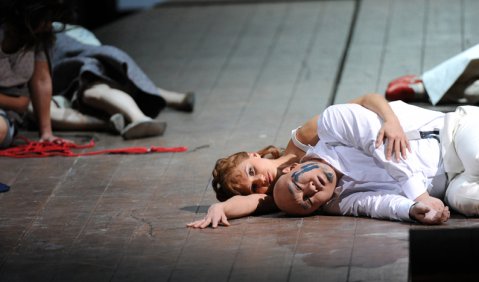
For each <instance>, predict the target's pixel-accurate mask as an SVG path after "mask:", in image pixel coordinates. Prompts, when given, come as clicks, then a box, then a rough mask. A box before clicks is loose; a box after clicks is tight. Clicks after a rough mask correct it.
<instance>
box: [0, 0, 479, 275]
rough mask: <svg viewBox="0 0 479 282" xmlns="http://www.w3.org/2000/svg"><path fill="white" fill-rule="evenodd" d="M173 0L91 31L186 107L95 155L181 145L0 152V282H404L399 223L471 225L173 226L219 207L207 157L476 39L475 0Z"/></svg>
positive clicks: (268, 139)
mask: <svg viewBox="0 0 479 282" xmlns="http://www.w3.org/2000/svg"><path fill="white" fill-rule="evenodd" d="M176 2H181V3H176V4H175V5H160V6H158V7H156V8H155V9H151V10H147V11H144V12H141V13H138V14H134V15H132V16H129V17H127V18H123V19H122V20H120V21H118V22H115V23H113V24H111V25H108V26H105V27H103V28H101V29H98V30H95V32H96V34H97V35H98V36H99V38H100V39H101V40H102V41H103V42H104V43H106V44H111V45H116V46H118V47H120V48H122V49H124V50H125V51H127V52H128V53H129V54H130V55H131V56H132V57H133V58H134V59H135V60H136V61H137V62H138V63H139V65H140V66H141V67H142V68H143V69H144V70H145V71H146V73H147V74H148V75H149V76H150V77H151V78H152V79H153V81H155V83H157V84H158V85H159V86H160V87H163V88H166V89H172V90H178V91H187V90H194V91H195V92H196V93H197V104H196V110H195V112H194V113H193V114H185V113H179V112H175V111H172V110H169V109H167V110H165V111H164V112H162V113H161V114H160V116H159V117H158V119H160V120H164V121H166V122H167V123H168V129H167V131H166V134H165V135H164V136H163V137H158V138H148V139H142V140H134V141H123V140H122V139H121V138H120V137H117V136H112V135H108V134H101V133H97V134H95V135H96V136H97V137H98V138H99V141H98V142H97V147H96V149H102V148H116V147H124V146H143V145H145V146H150V145H155V146H178V145H185V146H188V147H189V148H190V151H189V152H186V153H178V154H171V153H167V154H151V155H135V156H132V155H107V156H95V157H76V158H60V157H56V158H48V159H28V160H25V159H23V160H22V159H20V160H18V159H6V158H1V159H0V181H1V182H4V183H7V184H9V185H11V191H9V192H7V193H3V194H0V281H248V280H249V281H302V282H304V281H407V280H408V265H409V240H408V239H409V231H410V230H411V229H414V230H415V229H428V230H442V229H455V228H458V227H477V226H478V225H479V220H478V219H467V218H464V217H462V216H459V215H454V216H453V218H452V219H451V220H450V221H449V222H448V223H447V224H445V225H443V226H438V227H423V226H417V225H411V224H406V223H398V222H388V221H378V220H372V219H367V218H349V217H332V216H313V217H307V218H286V217H284V216H283V215H282V214H280V213H278V214H272V215H268V216H260V217H248V218H244V219H239V220H233V221H231V223H232V226H231V227H228V228H218V229H206V230H194V229H187V228H186V227H185V224H186V223H187V222H190V221H192V220H195V219H198V218H201V217H203V216H204V213H205V212H206V210H207V207H208V206H209V205H210V204H212V203H214V202H215V201H216V200H215V197H214V194H213V191H212V189H211V188H210V181H211V178H210V173H211V169H212V167H213V165H214V162H215V160H216V159H218V158H219V157H222V156H225V155H227V154H230V153H233V152H236V151H238V150H248V151H250V150H256V149H258V148H261V147H263V146H265V145H268V144H276V145H283V146H284V145H285V144H286V141H287V140H288V138H289V131H290V130H291V129H292V128H294V127H295V126H297V125H298V124H300V123H302V122H303V121H305V120H306V119H307V118H309V117H311V116H312V115H314V114H316V113H319V112H321V111H322V110H323V109H324V108H325V107H326V106H328V105H329V104H332V103H341V102H346V101H348V100H350V99H351V98H353V97H356V96H358V95H361V94H364V93H366V92H380V93H382V92H384V89H385V87H386V84H387V82H388V81H389V80H390V79H393V78H395V77H396V76H399V75H403V74H409V73H413V74H420V73H421V72H422V71H424V70H427V69H428V68H430V67H432V66H434V65H436V64H438V63H440V62H441V61H443V60H445V59H447V58H449V57H450V56H452V55H454V54H456V53H458V52H460V51H461V50H464V49H465V48H467V47H469V46H472V45H474V44H476V43H478V42H479V29H477V27H478V26H479V18H478V17H477V11H479V2H478V1H475V0H461V1H450V0H405V1H394V0H362V1H353V0H344V1H340V0H337V1H260V2H255V1H240V2H239V3H234V2H233V1H225V2H227V3H223V1H212V2H205V1H198V2H196V1H176ZM195 2H196V3H195ZM225 4H227V5H225ZM25 134H27V135H28V136H31V137H34V133H31V132H26V133H25ZM72 134H73V133H64V135H65V136H67V137H68V136H72ZM76 140H77V141H80V139H76ZM431 240H434V238H431Z"/></svg>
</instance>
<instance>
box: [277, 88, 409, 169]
mask: <svg viewBox="0 0 479 282" xmlns="http://www.w3.org/2000/svg"><path fill="white" fill-rule="evenodd" d="M350 103H353V104H358V105H361V106H363V107H365V108H366V109H369V110H371V111H373V112H375V113H376V114H377V115H379V117H381V119H382V120H383V121H384V122H383V126H382V128H381V129H380V130H379V132H378V135H377V138H376V148H378V147H379V146H380V145H381V144H382V143H383V142H384V139H387V140H388V143H387V146H386V159H388V160H389V159H391V156H392V154H393V152H394V154H395V156H396V160H399V158H400V156H402V157H403V158H404V159H405V158H406V154H407V151H408V150H409V151H410V150H411V149H410V146H409V140H408V139H407V137H406V135H405V134H404V131H403V129H402V127H401V124H400V123H399V120H398V118H397V116H396V114H395V113H394V111H393V110H392V109H391V107H390V106H389V103H388V101H386V99H384V97H383V96H382V95H379V94H373V93H371V94H366V95H363V96H361V97H358V98H356V99H353V100H352V101H350ZM318 118H319V115H317V116H314V117H313V118H311V119H310V120H308V121H307V122H306V123H305V124H303V126H301V127H300V128H298V130H297V131H296V139H297V140H298V141H299V142H301V143H303V144H305V145H311V146H314V145H316V143H318V141H319V138H318ZM285 153H291V154H295V155H297V156H298V157H299V158H301V157H303V156H304V154H305V152H304V151H303V150H301V149H300V148H298V147H297V146H296V145H295V144H294V143H293V141H292V140H291V139H290V140H289V143H288V146H287V147H286V151H285Z"/></svg>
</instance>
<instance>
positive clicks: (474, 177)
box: [441, 106, 479, 216]
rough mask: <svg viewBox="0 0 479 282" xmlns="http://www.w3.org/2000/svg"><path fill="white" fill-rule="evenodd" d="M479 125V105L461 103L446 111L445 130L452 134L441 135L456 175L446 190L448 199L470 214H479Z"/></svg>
mask: <svg viewBox="0 0 479 282" xmlns="http://www.w3.org/2000/svg"><path fill="white" fill-rule="evenodd" d="M478 125H479V107H473V106H463V107H458V109H457V110H456V112H454V113H449V114H447V115H446V124H445V128H444V130H445V131H449V136H444V139H441V142H443V144H442V146H443V154H444V167H445V169H446V172H448V174H449V175H450V176H452V177H453V178H452V180H451V181H450V183H449V185H448V187H447V190H446V197H445V200H446V203H447V204H448V205H449V206H450V207H451V208H453V209H454V210H456V211H458V212H460V213H462V214H464V215H467V216H479V126H478ZM448 138H451V139H450V141H451V142H450V144H447V143H448ZM444 143H445V144H444ZM448 145H449V146H448Z"/></svg>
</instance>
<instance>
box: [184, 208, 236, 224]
mask: <svg viewBox="0 0 479 282" xmlns="http://www.w3.org/2000/svg"><path fill="white" fill-rule="evenodd" d="M218 224H219V225H223V226H229V225H230V223H229V222H228V219H227V218H226V214H225V211H224V205H223V203H216V204H213V205H211V206H210V208H209V209H208V213H207V214H206V216H205V217H204V218H203V219H200V220H197V221H194V222H190V223H188V224H187V225H186V226H187V227H193V228H201V229H203V228H206V227H208V226H210V225H211V227H213V228H216V227H218Z"/></svg>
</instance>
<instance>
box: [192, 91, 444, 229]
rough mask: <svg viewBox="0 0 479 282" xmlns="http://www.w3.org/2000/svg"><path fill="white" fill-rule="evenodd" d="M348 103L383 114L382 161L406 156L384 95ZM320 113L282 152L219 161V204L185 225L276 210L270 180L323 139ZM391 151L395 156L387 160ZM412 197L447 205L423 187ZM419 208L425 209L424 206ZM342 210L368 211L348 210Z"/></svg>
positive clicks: (378, 138)
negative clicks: (319, 129) (430, 194)
mask: <svg viewBox="0 0 479 282" xmlns="http://www.w3.org/2000/svg"><path fill="white" fill-rule="evenodd" d="M352 102H353V103H354V104H358V105H361V106H363V107H360V106H358V107H359V108H369V109H371V110H372V111H374V112H375V113H377V114H378V116H379V117H381V120H382V123H381V126H380V127H378V128H377V129H375V130H376V131H375V132H374V137H375V138H374V140H370V141H373V143H372V144H374V147H375V148H377V150H378V151H382V152H383V157H384V161H386V162H391V163H396V162H399V163H400V162H404V161H406V160H407V158H406V153H407V151H408V150H410V146H409V141H408V139H407V138H406V136H405V134H404V131H403V129H402V127H401V124H400V122H399V120H398V118H397V116H396V115H395V113H394V111H393V110H392V109H391V107H390V106H389V104H388V103H387V102H386V100H384V98H383V97H382V96H380V95H377V94H369V95H365V96H362V97H360V98H358V99H355V100H354V101H352ZM318 118H319V116H316V117H314V118H312V119H310V120H309V121H308V122H306V123H305V124H304V125H303V126H302V127H300V128H298V129H296V130H293V132H292V139H291V140H290V142H289V144H288V146H287V148H286V150H285V152H284V153H283V154H281V153H280V152H279V150H277V149H275V148H274V147H269V148H268V149H267V150H262V151H260V152H258V153H246V152H239V153H236V154H233V155H231V156H229V157H226V158H223V159H220V160H218V161H217V163H216V166H215V169H214V171H213V182H212V184H213V188H214V190H215V192H216V196H217V198H218V200H220V201H221V203H217V204H213V205H212V206H211V207H210V209H209V210H208V213H207V215H206V216H205V217H204V218H203V219H200V220H197V221H195V222H192V223H190V224H188V226H190V227H196V228H205V227H207V226H209V225H211V226H212V227H217V226H218V224H222V225H229V223H228V219H231V218H238V217H243V216H248V215H250V214H253V213H264V212H273V211H277V207H276V205H275V203H274V200H273V197H272V195H273V187H274V183H275V182H276V180H277V179H278V177H279V176H280V175H281V174H282V170H283V169H284V168H287V167H289V166H291V165H292V164H294V163H297V162H299V160H300V159H301V158H302V157H303V156H304V154H305V152H306V151H307V150H309V149H310V148H312V146H313V145H316V144H317V143H318V141H319V140H321V138H322V137H321V136H322V134H320V133H319V132H318ZM384 139H386V140H387V142H386V143H385V144H386V145H384V144H383V140H384ZM305 144H307V145H305ZM393 153H394V154H393ZM393 155H394V157H395V158H394V159H395V160H394V161H392V160H391V157H392V156H393ZM268 156H272V159H271V158H267V157H268ZM391 181H393V180H391ZM379 193H380V192H379ZM414 196H415V198H419V196H421V197H420V198H419V199H418V200H420V201H421V202H423V203H424V205H426V206H428V207H431V209H432V208H435V210H436V211H439V210H441V211H443V210H444V209H445V207H444V205H443V204H442V202H441V201H440V200H439V199H437V198H434V197H431V196H429V194H428V193H427V192H426V191H423V193H421V194H420V195H416V194H414ZM403 197H404V196H403ZM411 206H412V205H411ZM419 207H421V212H423V214H424V212H425V210H424V209H422V207H423V206H422V205H421V206H419ZM344 214H350V215H368V214H365V213H360V214H353V213H348V212H345V213H344ZM389 219H395V220H405V218H397V217H389ZM414 219H419V218H414ZM422 222H423V223H428V224H438V223H441V222H442V221H440V220H439V219H438V218H434V219H433V220H430V221H422Z"/></svg>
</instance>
